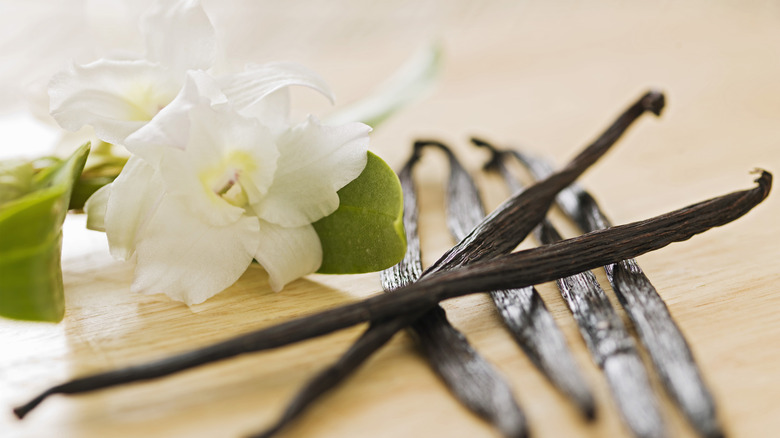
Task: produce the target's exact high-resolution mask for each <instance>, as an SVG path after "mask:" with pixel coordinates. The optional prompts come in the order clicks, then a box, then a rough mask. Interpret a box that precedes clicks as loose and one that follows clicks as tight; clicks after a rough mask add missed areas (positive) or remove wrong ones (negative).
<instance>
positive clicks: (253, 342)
mask: <svg viewBox="0 0 780 438" xmlns="http://www.w3.org/2000/svg"><path fill="white" fill-rule="evenodd" d="M663 105H664V97H663V95H662V94H660V93H657V92H648V93H647V94H645V95H644V96H642V97H641V98H640V99H639V100H638V101H637V102H636V103H634V104H633V105H632V106H631V107H629V108H628V109H627V110H626V111H625V112H624V113H623V114H622V115H621V116H620V117H618V119H617V120H616V121H615V122H614V123H613V124H612V125H611V126H610V127H609V128H608V129H607V130H606V131H605V132H604V133H603V134H602V135H601V136H600V137H599V138H598V139H597V140H596V141H595V142H594V143H593V144H591V145H590V146H588V147H587V148H586V149H585V150H583V151H582V152H581V153H580V154H579V155H577V156H576V157H575V158H574V160H572V161H571V162H570V163H569V164H568V165H567V166H566V167H565V168H564V169H563V170H561V171H560V172H558V173H556V174H554V175H551V176H550V177H549V178H547V179H545V180H544V181H540V182H539V183H537V184H535V185H534V186H532V187H531V188H529V189H528V190H526V191H525V192H523V193H521V194H519V195H517V196H514V197H512V198H510V199H509V200H508V201H506V202H505V203H504V204H502V205H501V206H500V207H499V208H498V209H496V211H494V212H493V213H491V215H490V216H489V217H487V218H486V219H485V220H483V222H482V223H481V224H480V226H479V227H477V228H476V229H475V230H474V231H473V232H472V233H471V234H469V235H468V236H467V237H466V238H465V239H464V240H463V241H461V242H460V243H459V244H458V245H456V246H455V247H454V248H453V249H451V250H450V251H448V252H447V253H446V254H445V256H444V257H442V258H441V259H439V262H437V264H436V265H434V266H433V267H432V268H433V269H429V271H431V270H432V271H437V270H439V269H440V268H442V267H445V268H446V267H452V266H457V265H458V264H459V263H466V262H469V261H472V260H476V259H480V258H487V257H489V256H492V255H495V254H499V253H501V252H508V251H510V250H511V249H513V248H514V247H515V246H516V245H517V244H518V243H519V242H520V241H521V240H522V239H523V238H524V237H525V235H526V234H528V232H530V231H531V229H532V228H533V226H534V224H536V223H538V221H540V220H541V219H543V218H544V216H545V214H546V211H547V209H548V208H549V206H550V205H551V204H552V203H553V201H554V199H555V195H556V193H557V192H558V191H560V190H561V189H563V188H565V187H566V186H568V185H569V184H571V182H573V181H574V180H575V179H576V178H577V176H578V175H580V174H581V173H582V172H583V171H584V170H585V169H587V168H588V167H589V166H590V165H591V164H593V163H594V162H595V161H596V160H597V159H598V158H599V157H600V156H601V155H603V154H604V153H605V152H606V151H607V150H608V149H609V148H610V146H611V145H613V144H614V143H615V142H616V141H617V139H618V138H619V137H620V136H621V135H622V134H623V133H624V132H625V130H626V129H627V128H628V127H629V126H630V125H631V123H632V122H633V121H635V120H636V119H637V118H638V117H639V116H641V115H642V114H643V113H644V112H645V111H650V112H652V113H654V114H660V112H661V110H662V108H663ZM766 175H767V176H766V178H762V181H765V182H764V184H762V186H767V185H769V184H771V175H769V174H766ZM750 199H753V198H750ZM743 204H744V202H743ZM745 211H747V210H745ZM741 214H744V211H743V212H742V213H741ZM713 223H715V222H713ZM722 223H725V222H722ZM718 224H721V223H720V222H719V223H718ZM711 226H715V225H710V227H711ZM705 229H706V228H705ZM702 231H703V230H702ZM694 234H695V233H694ZM691 235H692V234H691ZM659 243H660V242H659ZM668 243H670V242H666V243H665V244H668ZM574 246H575V247H577V244H576V242H575V245H574ZM657 247H660V246H653V245H648V246H647V248H650V249H647V250H648V251H649V250H652V249H655V248H657ZM533 254H535V253H533ZM611 254H614V253H611ZM611 254H610V255H601V257H609V256H611ZM630 254H631V255H629V256H627V257H633V256H634V253H630ZM542 255H543V254H542ZM512 257H517V256H512ZM623 258H626V257H623ZM510 259H512V258H511V257H510ZM580 260H586V259H584V258H583V259H580ZM598 260H601V259H598ZM608 260H611V259H608ZM617 260H620V259H617ZM485 266H490V265H485ZM574 266H578V265H577V264H574ZM476 268H477V269H476V270H475V271H473V270H465V271H463V272H469V273H471V272H477V273H479V272H481V271H480V267H476ZM549 269H550V267H549V266H547V267H546V268H545V269H541V270H539V271H538V272H536V273H529V272H526V271H525V270H522V269H521V270H517V271H514V272H513V273H512V275H506V276H504V278H501V279H491V278H481V277H480V276H478V275H477V276H475V277H470V279H471V280H476V281H478V282H484V287H482V289H483V290H490V288H491V287H492V288H494V289H500V288H502V287H514V286H529V285H532V284H535V283H536V282H537V281H532V282H530V283H526V284H513V283H500V281H504V280H506V279H509V278H512V277H513V276H514V278H515V279H516V280H518V281H525V279H527V278H524V277H523V276H522V275H525V276H530V278H536V277H535V275H538V276H540V277H544V274H545V273H547V272H546V270H549ZM584 269H587V268H583V269H581V270H584ZM553 270H555V269H553ZM581 270H580V271H581ZM487 272H489V269H488V270H487ZM576 272H577V271H574V272H572V273H576ZM518 274H520V276H518ZM547 274H549V273H547ZM453 275H455V276H457V275H456V274H453ZM468 275H471V274H468ZM423 278H424V277H423ZM440 278H442V279H444V281H443V282H442V283H441V285H446V284H447V283H446V278H449V276H440ZM555 278H557V277H554V276H553V277H551V278H550V280H552V279H555ZM499 280H500V281H499ZM491 281H499V283H497V284H496V285H495V286H493V285H492V283H491ZM542 281H549V280H542ZM422 284H423V285H427V284H428V282H423V283H422ZM468 284H473V282H471V281H464V282H463V283H462V284H459V285H458V287H457V288H454V289H452V290H444V289H440V286H441V285H440V284H439V283H437V284H436V286H435V287H433V288H432V291H429V292H427V293H420V294H419V296H418V295H412V294H410V293H409V292H408V291H409V290H412V291H415V290H418V289H420V290H422V289H421V286H420V285H416V284H415V285H410V286H407V287H406V288H404V290H406V291H407V292H406V293H404V294H401V293H400V292H398V291H397V292H396V293H394V294H388V295H382V296H379V297H374V298H371V299H369V300H367V301H365V302H363V303H364V304H353V305H347V306H344V307H341V308H339V310H333V311H325V312H322V313H320V314H319V315H317V316H313V317H311V319H305V318H304V319H303V320H293V321H290V322H288V323H285V324H281V325H278V326H276V327H272V328H268V329H264V330H259V331H255V332H251V333H247V334H245V335H242V336H238V337H236V338H233V339H231V340H227V341H224V342H220V343H217V344H214V345H212V346H210V347H205V348H202V349H197V350H192V351H189V352H185V353H181V354H179V355H176V356H172V357H169V358H167V359H162V360H158V361H156V362H151V363H149V364H144V365H137V366H131V367H127V368H124V369H119V370H115V371H109V372H105V373H100V374H96V375H92V376H86V377H83V378H79V379H74V380H72V381H70V382H67V383H64V384H61V385H57V386H54V387H52V388H50V389H48V390H47V391H45V392H44V393H42V394H40V395H39V396H38V397H36V398H35V399H33V400H32V401H30V402H29V403H28V404H26V405H24V406H21V407H19V408H17V409H16V410H15V412H16V414H17V415H18V416H19V417H22V416H24V415H25V414H26V413H27V412H29V410H30V409H32V408H34V407H35V406H36V405H37V404H39V403H40V402H41V401H43V400H44V399H45V398H46V397H48V396H49V395H51V394H56V393H70V394H74V393H82V392H87V391H92V390H95V389H100V388H106V387H110V386H115V385H121V384H125V383H130V382H134V381H139V380H148V379H154V378H158V377H162V376H165V375H168V374H171V373H175V372H178V371H181V370H184V369H187V368H191V367H195V366H199V365H203V364H207V363H211V362H215V361H218V360H223V359H226V358H229V357H234V356H237V355H240V354H245V353H249V352H252V351H260V350H264V349H268V348H276V347H279V346H282V345H286V344H288V343H292V342H298V341H301V340H304V339H309V338H311V337H315V336H319V335H323V334H326V333H330V332H331V331H334V330H338V329H340V328H345V327H349V326H350V325H354V324H357V323H359V322H365V321H369V320H372V321H377V320H379V319H382V318H387V317H391V316H392V317H396V318H404V319H407V320H408V321H409V322H411V321H413V318H412V317H414V316H419V315H413V313H414V312H415V311H419V312H420V314H422V312H424V311H425V310H428V309H429V308H431V307H432V305H433V304H436V303H438V302H439V301H441V300H442V299H445V297H447V296H448V294H452V295H451V296H450V297H454V296H458V294H464V293H467V289H466V290H463V289H462V288H463V287H465V286H466V285H468ZM418 293H419V292H418ZM385 297H392V298H391V299H389V300H388V298H385ZM384 300H388V301H384ZM390 302H391V303H392V304H388V303H390ZM373 303H378V304H377V305H378V306H385V307H384V308H381V309H379V308H374V307H373V306H374V304H373ZM410 303H411V304H410ZM396 305H397V306H396ZM407 305H408V306H409V307H405V306H407ZM299 321H307V324H309V325H305V324H304V325H299V324H300V323H299Z"/></svg>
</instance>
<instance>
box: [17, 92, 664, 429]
mask: <svg viewBox="0 0 780 438" xmlns="http://www.w3.org/2000/svg"><path fill="white" fill-rule="evenodd" d="M664 104H665V98H664V96H663V94H661V93H659V92H655V91H650V92H648V93H646V94H644V95H643V96H642V97H641V98H640V99H639V100H637V101H636V102H635V103H634V104H633V105H632V106H630V107H629V108H628V109H627V110H626V111H624V112H623V114H621V115H620V116H619V117H618V119H617V120H616V121H615V122H614V123H613V124H612V125H611V126H610V127H609V128H608V129H607V130H606V131H605V132H604V133H603V134H602V135H601V136H600V137H599V138H598V139H597V140H596V141H595V142H594V143H593V144H591V145H590V146H588V147H587V148H586V149H585V150H583V151H582V152H581V153H580V154H579V155H577V157H575V158H574V159H573V160H572V161H571V162H570V163H569V165H568V166H567V167H566V168H565V169H563V170H562V171H561V172H559V173H557V174H556V175H554V176H552V177H551V178H549V179H548V181H546V182H545V183H544V184H538V185H536V186H534V187H533V189H532V190H529V193H526V194H523V195H522V196H518V197H517V198H511V199H509V200H508V201H507V202H505V203H504V204H502V205H501V206H500V207H499V208H498V209H496V210H495V211H494V212H493V213H492V214H491V215H490V217H489V218H485V219H484V220H483V221H482V223H481V224H480V227H478V228H475V229H474V230H473V232H472V233H471V234H469V235H468V236H467V237H466V238H464V239H463V240H462V241H461V242H460V243H459V244H458V245H456V246H455V247H453V248H452V249H451V250H450V251H448V252H447V253H445V254H444V256H442V257H441V258H440V259H439V260H438V261H437V262H436V263H435V264H434V265H433V266H431V267H430V268H429V269H428V270H426V271H425V272H424V274H423V275H429V274H431V273H435V272H437V271H440V270H442V269H451V268H453V267H457V266H462V265H463V264H465V263H470V262H473V261H476V260H481V259H487V258H491V257H495V256H497V255H500V254H505V253H507V252H509V251H511V250H512V249H514V247H516V246H517V245H518V244H519V243H520V241H522V240H523V239H524V238H525V236H526V235H527V234H528V232H530V231H531V230H532V229H533V227H534V225H535V224H536V223H538V222H539V221H540V220H541V219H542V218H544V216H545V214H546V211H547V209H548V208H549V207H550V205H551V204H552V202H553V201H554V197H555V193H557V192H558V191H560V190H561V189H562V188H564V187H566V186H567V185H568V184H570V183H571V182H572V181H574V180H575V179H576V178H577V177H578V176H579V175H580V174H581V173H582V172H583V171H584V170H585V169H587V168H588V167H589V166H590V165H591V164H593V163H594V162H595V161H596V160H597V159H598V158H599V157H600V156H601V155H603V154H604V153H605V152H606V151H607V150H608V149H609V148H610V147H611V146H612V145H613V144H614V143H615V142H616V141H617V140H618V139H619V138H620V136H621V135H622V134H623V133H624V132H625V131H626V129H628V127H629V126H630V125H631V124H632V123H633V122H634V121H635V120H636V119H637V118H639V116H641V115H642V114H643V113H644V112H646V111H649V112H652V113H653V114H655V115H660V113H661V110H662V109H663V107H664ZM417 149H418V147H417V146H415V150H417ZM534 190H535V191H534ZM510 219H511V220H510ZM490 240H492V242H486V241H490ZM486 243H487V244H486ZM410 315H411V316H416V317H420V316H422V314H419V315H414V312H410V313H409V314H408V315H405V316H404V319H409V317H410ZM434 315H436V312H433V311H432V312H431V314H430V317H431V318H437V319H439V321H440V322H439V324H444V322H443V321H442V320H446V318H445V317H444V316H443V312H439V313H438V315H436V316H434ZM412 321H415V319H411V320H410V321H409V322H412ZM376 325H378V324H376ZM376 325H375V326H376ZM450 327H451V326H450ZM374 329H376V327H375V328H374ZM370 330H371V328H369V329H368V331H370ZM423 330H428V331H430V330H431V329H423ZM453 330H454V329H453ZM368 331H367V332H366V333H365V334H364V336H363V337H362V338H361V339H359V340H358V341H357V342H364V343H367V342H368V341H369V340H372V339H373V338H372V337H371V336H369V335H368ZM418 332H419V331H418ZM449 334H450V335H451V336H452V338H453V339H457V337H456V336H455V335H454V334H453V333H449ZM440 336H443V335H440ZM388 339H389V338H388ZM420 341H421V343H422V344H423V345H425V344H426V343H427V344H430V343H431V342H434V341H430V340H429V339H428V338H427V337H426V338H422V337H421V338H420ZM458 343H460V344H462V342H458ZM374 346H375V347H376V348H379V345H378V344H377V343H375V344H374ZM369 350H370V348H369V347H368V346H365V345H362V346H360V345H355V346H354V350H350V351H355V352H360V353H361V354H364V355H365V357H364V358H363V360H365V358H367V357H368V355H370V353H369V352H368V351H369ZM350 351H348V352H347V353H346V354H349V353H350ZM425 351H426V354H428V355H429V357H430V355H431V354H434V352H437V351H438V352H441V351H444V350H443V349H441V348H436V349H433V348H432V349H428V350H425ZM465 351H466V350H464V352H465ZM342 360H345V361H348V360H349V358H347V357H342ZM350 363H354V366H355V367H357V366H358V365H359V363H360V361H358V360H357V358H355V361H353V362H350ZM431 363H432V364H435V363H436V361H435V360H434V361H433V362H431ZM434 367H435V365H434ZM435 368H436V367H435ZM439 370H441V371H445V372H440V371H439ZM439 370H437V373H438V374H439V375H440V376H441V377H442V378H443V379H445V380H446V379H447V377H445V376H448V375H451V373H450V372H446V370H447V368H439ZM324 373H328V371H327V370H325V371H324ZM318 382H320V378H319V377H315V379H314V380H313V381H311V384H319V383H318ZM336 383H337V382H335V381H334V382H332V384H333V385H335V384H336ZM453 383H454V382H453ZM457 386H458V385H457V384H454V386H453V385H450V388H451V389H452V390H453V391H454V392H456V394H457V395H458V396H459V397H461V396H462V397H465V400H473V401H475V402H476V401H478V400H483V399H484V398H483V397H474V396H473V395H472V394H471V393H470V392H468V393H463V394H459V393H458V392H457V391H456V390H455V388H457ZM304 391H307V388H304ZM42 396H44V394H42ZM41 400H42V399H41ZM461 400H462V401H463V398H461ZM466 403H467V405H468V403H469V402H466ZM479 404H481V403H477V404H476V406H473V407H472V408H476V411H477V412H478V413H480V415H482V416H487V415H488V412H489V410H487V409H485V408H484V407H482V406H479ZM293 408H294V407H293ZM518 412H519V409H518ZM17 415H18V412H17ZM519 418H522V417H519ZM522 423H523V424H524V423H525V421H524V419H523V420H522Z"/></svg>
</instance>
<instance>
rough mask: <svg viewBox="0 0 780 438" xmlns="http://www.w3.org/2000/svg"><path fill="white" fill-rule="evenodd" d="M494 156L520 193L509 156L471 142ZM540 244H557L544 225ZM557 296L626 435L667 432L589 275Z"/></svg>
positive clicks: (568, 282) (567, 281) (628, 344)
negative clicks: (599, 371)
mask: <svg viewBox="0 0 780 438" xmlns="http://www.w3.org/2000/svg"><path fill="white" fill-rule="evenodd" d="M472 141H473V142H474V143H475V144H476V145H478V146H484V147H488V148H489V149H490V150H491V151H492V152H493V159H492V160H491V162H490V164H492V167H493V168H495V169H497V170H500V172H501V174H502V176H503V177H504V179H505V180H506V181H507V185H509V186H510V187H511V188H512V190H513V191H517V190H521V189H522V188H521V186H520V184H519V182H518V181H517V180H516V179H515V178H514V177H513V176H512V174H511V173H510V172H509V169H508V168H507V165H506V162H505V160H506V159H507V158H508V157H510V156H511V154H510V153H507V152H505V151H498V150H497V149H495V148H494V147H492V146H491V145H489V144H488V143H487V142H485V141H482V140H478V139H472ZM535 234H536V238H537V239H538V240H539V241H540V242H541V243H542V244H550V243H554V242H557V241H560V240H561V236H560V234H558V232H557V231H556V230H555V227H553V225H552V223H550V222H549V221H548V220H544V221H542V222H541V223H540V224H539V226H538V227H537V228H536V230H535ZM556 283H557V284H558V288H559V289H560V291H561V296H562V297H563V298H564V300H565V301H566V304H567V305H568V306H569V310H571V313H572V315H573V316H574V319H575V320H576V321H577V326H578V327H579V329H580V334H581V335H582V337H583V339H584V340H585V344H586V345H587V346H588V350H590V353H591V356H592V357H593V361H594V362H596V364H597V365H598V366H599V367H600V368H601V369H602V370H603V372H604V376H605V377H606V379H607V383H608V384H609V387H610V390H611V392H612V395H613V397H614V398H615V404H616V405H617V407H618V410H619V411H620V413H621V415H622V416H623V418H624V419H625V421H626V424H627V425H628V426H629V428H630V429H631V431H632V432H633V434H634V435H635V436H638V437H663V436H666V431H665V427H664V423H663V419H662V417H661V413H660V409H659V407H658V401H657V399H656V397H655V394H654V393H653V389H652V387H651V386H650V380H649V378H648V376H647V372H646V371H645V367H644V365H643V364H642V360H641V358H640V357H639V353H638V351H637V349H636V345H635V343H634V340H633V338H632V337H631V335H630V334H629V333H628V330H627V329H626V327H625V326H624V324H623V321H622V320H621V319H620V316H619V315H618V314H617V313H616V312H615V309H614V308H613V307H612V305H611V304H610V302H609V299H608V298H607V295H606V293H605V292H604V290H603V289H602V288H601V286H600V285H599V283H598V281H597V280H596V276H595V275H593V273H592V272H590V271H585V272H582V273H579V274H576V275H573V276H569V277H565V278H560V279H558V280H556Z"/></svg>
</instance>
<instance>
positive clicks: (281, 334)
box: [14, 171, 772, 418]
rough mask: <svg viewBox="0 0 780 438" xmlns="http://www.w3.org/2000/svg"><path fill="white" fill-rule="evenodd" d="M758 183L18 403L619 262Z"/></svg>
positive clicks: (710, 216) (749, 197) (740, 204)
mask: <svg viewBox="0 0 780 438" xmlns="http://www.w3.org/2000/svg"><path fill="white" fill-rule="evenodd" d="M760 173H761V176H760V177H759V178H758V179H756V183H757V186H756V187H754V188H752V189H747V190H741V191H737V192H733V193H729V194H727V195H723V196H719V197H717V198H712V199H710V200H707V201H703V202H699V203H697V204H693V205H690V206H688V207H685V208H682V209H680V210H675V211H673V212H670V213H666V214H663V215H660V216H656V217H654V218H651V219H646V220H643V221H639V222H634V223H630V224H626V225H617V226H613V227H610V228H607V229H604V230H597V231H593V232H590V233H587V234H584V235H582V236H578V237H574V238H571V239H566V240H562V241H560V242H557V243H554V244H550V245H545V246H541V247H538V248H532V249H529V250H525V251H518V252H515V253H512V254H508V255H504V256H501V257H497V258H495V259H494V260H487V261H483V262H478V263H474V264H472V265H467V266H462V267H459V268H455V269H452V270H450V271H445V272H440V273H437V274H434V275H431V276H430V277H428V278H423V279H421V280H419V281H417V282H415V283H412V284H410V285H409V286H405V287H403V288H400V289H397V290H396V291H395V292H394V293H392V294H380V295H377V296H374V297H371V298H368V299H366V300H363V301H359V302H356V303H352V304H347V305H344V306H341V307H336V308H333V309H330V310H325V311H322V312H320V313H316V314H313V315H309V316H305V317H301V318H297V319H293V320H290V321H287V322H284V323H281V324H278V325H275V326H272V327H267V328H263V329H260V330H256V331H252V332H249V333H245V334H243V335H239V336H236V337H233V338H231V339H227V340H224V341H221V342H217V343H215V344H212V345H210V346H207V347H202V348H198V349H195V350H190V351H187V352H184V353H180V354H178V355H175V356H171V357H168V358H164V359H160V360H157V361H153V362H149V363H145V364H140V365H135V366H130V367H126V368H122V369H118V370H114V371H108V372H104V373H99V374H94V375H91V376H86V377H81V378H78V379H74V380H71V381H70V382H66V383H63V384H61V385H57V386H54V387H51V388H49V389H47V390H46V391H44V392H43V393H41V394H40V395H38V396H37V397H35V398H34V399H32V400H31V401H30V402H28V403H26V404H24V405H22V406H19V407H17V408H16V409H14V413H15V414H16V415H17V416H18V417H19V418H22V417H24V416H25V415H26V414H27V413H29V412H30V410H32V409H33V408H35V407H36V406H37V405H38V404H40V403H41V402H42V401H43V400H44V399H46V398H47V397H48V396H50V395H53V394H76V393H83V392H88V391H93V390H96V389H101V388H107V387H111V386H117V385H122V384H126V383H131V382H138V381H144V380H151V379H156V378H160V377H163V376H167V375H170V374H173V373H176V372H179V371H183V370H186V369H190V368H193V367H197V366H200V365H205V364H208V363H212V362H216V361H219V360H223V359H227V358H230V357H235V356H239V355H241V354H246V353H252V352H257V351H262V350H268V349H272V348H277V347H281V346H284V345H289V344H292V343H296V342H300V341H303V340H306V339H311V338H313V337H317V336H322V335H325V334H328V333H332V332H334V331H337V330H341V329H344V328H347V327H351V326H353V325H355V324H359V323H362V322H366V321H381V320H383V319H386V318H395V317H399V316H400V317H402V318H409V319H407V320H409V321H410V322H411V320H412V318H413V317H414V315H412V314H413V313H415V312H418V313H422V312H424V311H426V310H428V309H430V308H432V307H433V305H435V304H437V303H439V302H440V301H443V300H446V299H449V298H455V297H459V296H462V295H467V294H470V293H477V292H483V291H485V290H496V289H502V288H518V287H525V286H530V285H533V284H539V283H544V282H547V281H552V280H556V279H558V278H562V277H565V276H568V275H573V274H576V273H579V272H583V271H585V270H588V269H594V268H596V267H598V266H603V265H607V264H610V263H617V262H619V261H621V260H625V259H629V258H632V257H637V256H639V255H642V254H645V253H648V252H650V251H654V250H656V249H659V248H663V247H665V246H667V245H669V244H670V243H674V242H680V241H685V240H688V239H690V238H691V237H693V236H694V235H696V234H699V233H703V232H704V231H707V230H709V229H710V228H713V227H718V226H722V225H725V224H727V223H729V222H731V221H734V220H736V219H738V218H740V217H741V216H743V215H744V214H746V213H747V212H748V211H750V210H751V209H752V208H753V207H755V206H756V205H758V204H759V203H761V201H763V200H764V199H765V198H766V197H767V196H768V195H769V191H770V189H771V187H772V174H770V173H769V172H766V171H760Z"/></svg>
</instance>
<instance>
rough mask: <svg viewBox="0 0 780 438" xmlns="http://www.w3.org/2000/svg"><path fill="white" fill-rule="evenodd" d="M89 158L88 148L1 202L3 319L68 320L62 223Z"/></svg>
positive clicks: (0, 306)
mask: <svg viewBox="0 0 780 438" xmlns="http://www.w3.org/2000/svg"><path fill="white" fill-rule="evenodd" d="M88 154H89V144H85V145H83V146H81V147H80V148H79V149H78V150H77V151H76V152H74V154H73V155H72V156H71V157H69V158H68V159H67V160H64V161H61V162H59V163H56V164H55V165H53V166H50V167H47V168H45V169H42V170H41V171H39V172H38V173H36V174H35V175H34V176H33V177H32V180H31V182H30V186H29V189H28V191H27V193H24V194H22V195H21V196H17V197H15V198H14V199H13V200H10V201H7V202H4V203H2V204H0V279H2V281H0V316H5V317H8V318H15V319H25V320H32V321H51V322H58V321H60V320H62V317H63V315H64V313H65V305H64V293H63V286H62V269H61V267H60V256H61V250H62V223H63V222H64V220H65V214H66V213H67V211H68V204H69V202H70V195H71V191H72V189H73V184H74V183H75V181H76V180H77V179H78V178H79V175H81V171H82V169H83V167H84V163H85V162H86V159H87V155H88Z"/></svg>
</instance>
